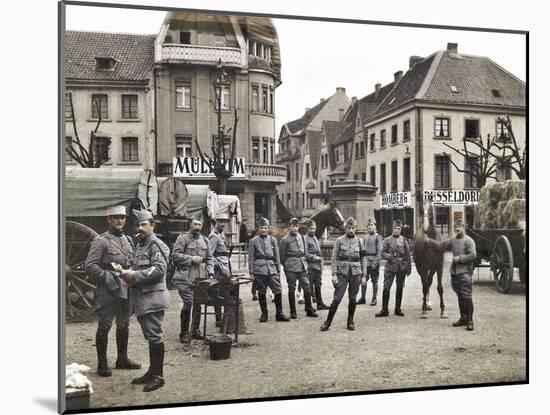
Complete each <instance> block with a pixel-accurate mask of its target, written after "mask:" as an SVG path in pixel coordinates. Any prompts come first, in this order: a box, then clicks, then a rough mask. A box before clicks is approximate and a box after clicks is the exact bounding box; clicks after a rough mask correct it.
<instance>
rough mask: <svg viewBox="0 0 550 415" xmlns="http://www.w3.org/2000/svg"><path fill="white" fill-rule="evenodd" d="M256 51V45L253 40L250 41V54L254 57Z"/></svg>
mask: <svg viewBox="0 0 550 415" xmlns="http://www.w3.org/2000/svg"><path fill="white" fill-rule="evenodd" d="M255 50H256V45H255V44H254V41H253V40H252V39H249V40H248V54H249V55H254V51H255Z"/></svg>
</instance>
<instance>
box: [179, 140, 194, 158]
mask: <svg viewBox="0 0 550 415" xmlns="http://www.w3.org/2000/svg"><path fill="white" fill-rule="evenodd" d="M192 148H193V145H192V139H191V137H190V136H187V137H182V136H180V137H178V136H176V157H192Z"/></svg>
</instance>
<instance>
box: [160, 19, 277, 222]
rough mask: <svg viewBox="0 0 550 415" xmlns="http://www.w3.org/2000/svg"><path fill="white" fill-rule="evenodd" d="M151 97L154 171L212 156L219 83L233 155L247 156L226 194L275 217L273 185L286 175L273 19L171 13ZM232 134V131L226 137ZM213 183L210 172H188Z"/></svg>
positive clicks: (255, 214)
mask: <svg viewBox="0 0 550 415" xmlns="http://www.w3.org/2000/svg"><path fill="white" fill-rule="evenodd" d="M154 62H155V67H154V77H153V81H154V91H155V94H154V100H153V112H154V114H155V119H156V124H155V127H154V129H155V131H156V140H157V152H156V163H157V165H158V173H159V175H161V176H162V175H170V174H171V172H172V160H173V158H174V157H176V156H180V157H199V152H198V148H197V144H198V146H200V148H201V150H202V151H203V152H204V153H206V154H209V155H211V153H212V151H211V147H212V144H213V143H214V140H215V137H217V135H218V119H217V117H218V113H217V108H216V107H217V99H216V92H215V91H216V90H215V89H214V85H215V83H216V80H217V79H218V77H219V76H220V71H219V69H218V67H217V65H218V64H219V63H221V65H222V68H223V71H225V75H224V82H223V85H222V86H221V114H222V115H221V120H222V124H223V125H225V126H226V128H229V127H233V125H234V119H235V116H237V117H238V124H237V129H236V132H235V131H232V133H231V134H236V154H235V155H236V157H238V158H239V157H242V158H244V159H245V163H246V175H245V177H244V178H239V177H232V178H230V179H229V181H228V185H227V193H229V194H235V195H237V196H239V198H240V199H241V206H242V209H243V217H244V218H247V219H248V221H249V223H255V220H256V219H257V218H259V217H260V216H265V217H268V218H269V219H270V220H272V221H275V220H276V208H275V206H276V188H275V186H276V185H278V184H281V183H284V182H285V181H286V171H285V168H284V167H281V166H277V165H275V162H274V156H275V109H276V103H275V102H276V101H275V90H276V88H277V87H278V86H279V85H280V84H281V72H280V70H281V60H280V51H279V43H278V38H277V32H276V30H275V27H274V25H273V23H272V21H271V20H270V19H267V18H260V17H233V16H224V15H209V14H197V13H169V14H168V15H167V16H166V18H165V20H164V23H163V24H162V27H161V29H160V31H159V34H158V35H157V37H156V40H155V56H154ZM228 140H230V138H228ZM186 181H187V182H189V183H210V184H212V185H213V188H214V189H215V188H216V185H215V183H216V180H215V179H213V178H211V177H210V178H207V177H193V178H189V179H186Z"/></svg>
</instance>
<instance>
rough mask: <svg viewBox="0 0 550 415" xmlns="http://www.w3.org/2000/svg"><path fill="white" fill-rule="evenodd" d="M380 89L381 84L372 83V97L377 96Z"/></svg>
mask: <svg viewBox="0 0 550 415" xmlns="http://www.w3.org/2000/svg"><path fill="white" fill-rule="evenodd" d="M381 89H382V84H376V85H374V97H375V98H378V94H380V90H381Z"/></svg>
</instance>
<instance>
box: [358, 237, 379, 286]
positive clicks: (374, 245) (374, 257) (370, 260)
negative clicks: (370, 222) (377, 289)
mask: <svg viewBox="0 0 550 415" xmlns="http://www.w3.org/2000/svg"><path fill="white" fill-rule="evenodd" d="M363 242H364V245H365V253H366V258H367V279H368V278H370V279H371V281H372V283H373V284H374V285H376V284H378V276H379V273H380V260H381V259H382V243H383V242H382V236H380V235H379V234H378V233H377V232H374V233H368V234H367V235H366V236H365V237H364V238H363Z"/></svg>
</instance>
